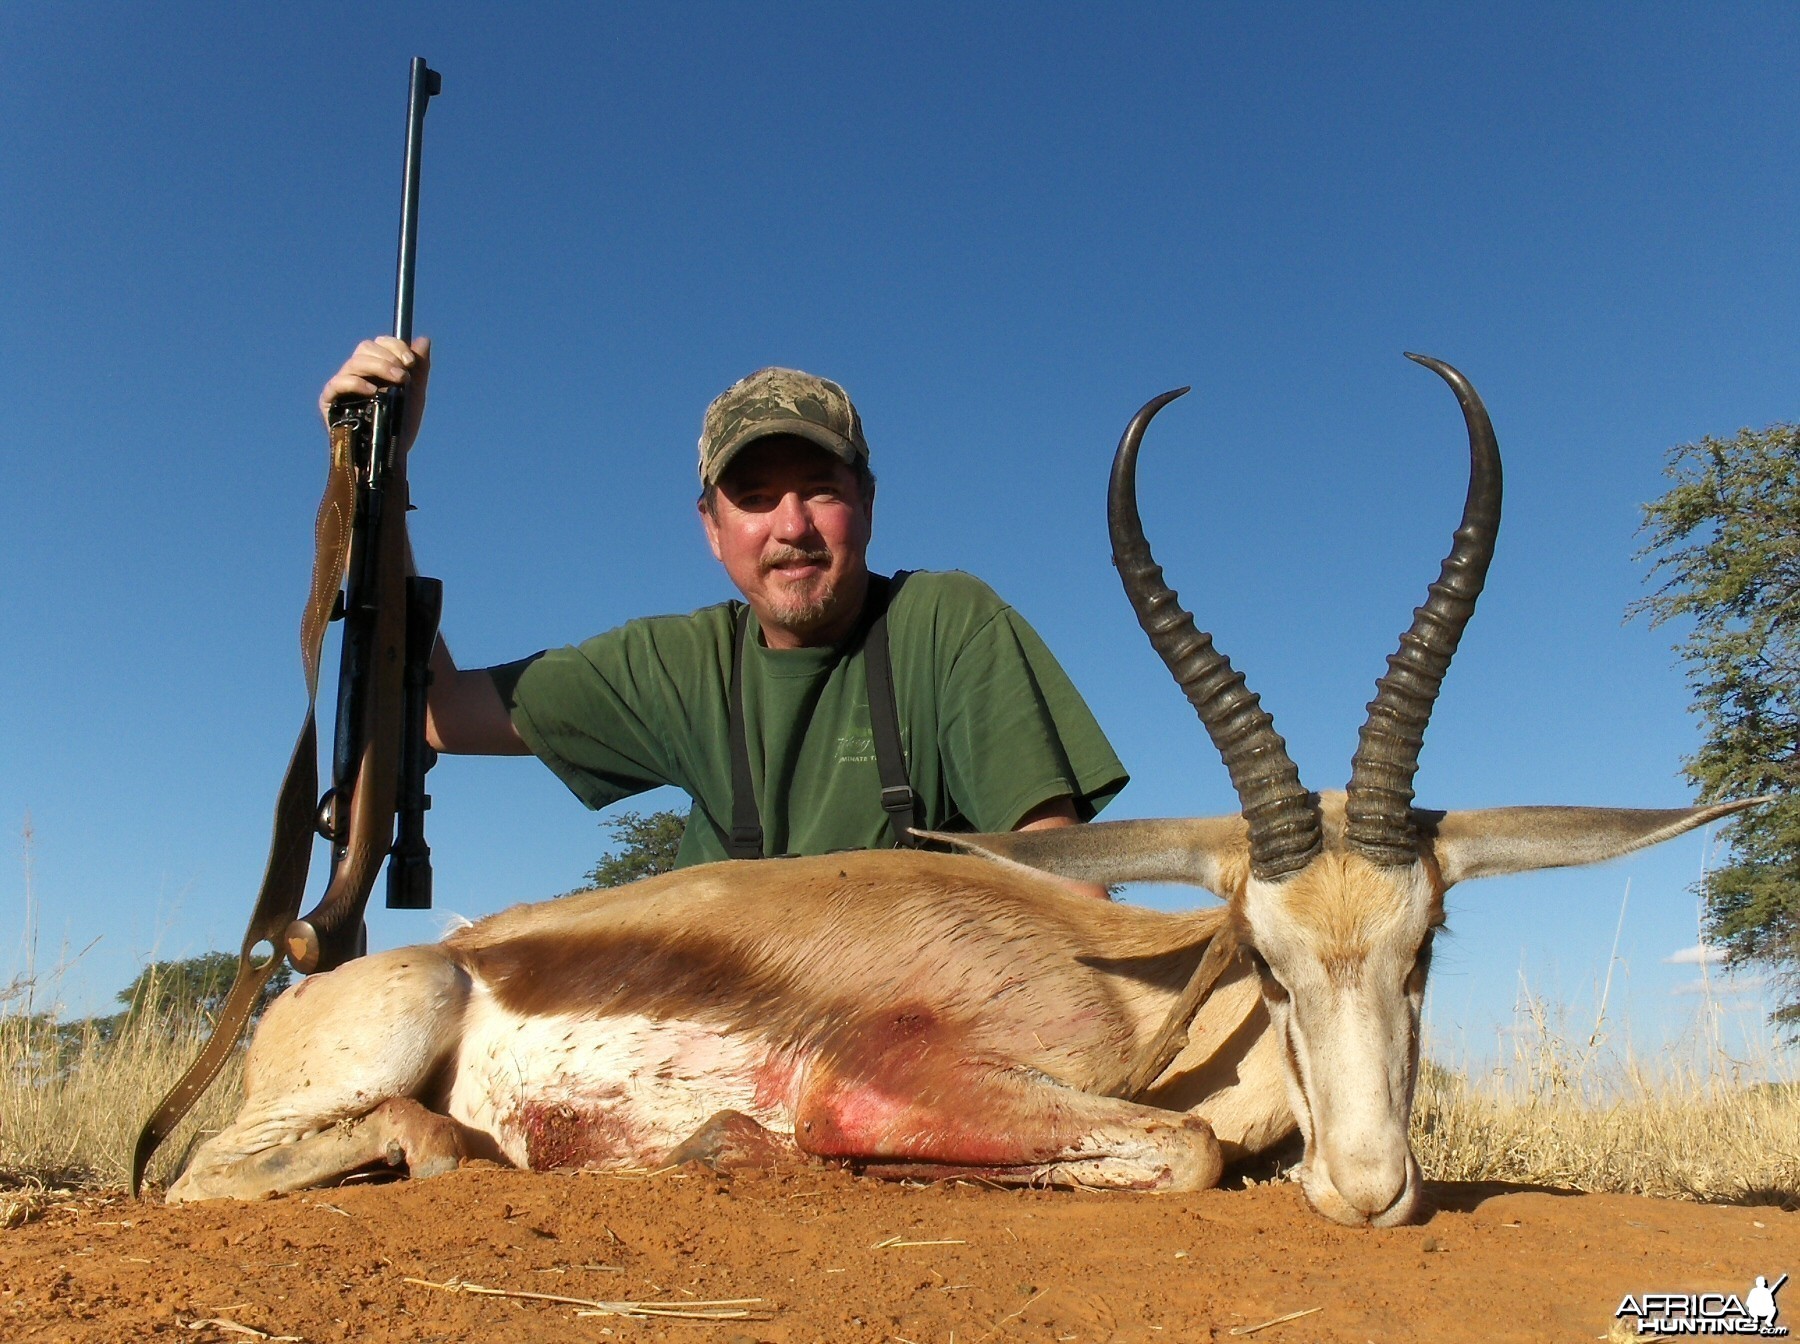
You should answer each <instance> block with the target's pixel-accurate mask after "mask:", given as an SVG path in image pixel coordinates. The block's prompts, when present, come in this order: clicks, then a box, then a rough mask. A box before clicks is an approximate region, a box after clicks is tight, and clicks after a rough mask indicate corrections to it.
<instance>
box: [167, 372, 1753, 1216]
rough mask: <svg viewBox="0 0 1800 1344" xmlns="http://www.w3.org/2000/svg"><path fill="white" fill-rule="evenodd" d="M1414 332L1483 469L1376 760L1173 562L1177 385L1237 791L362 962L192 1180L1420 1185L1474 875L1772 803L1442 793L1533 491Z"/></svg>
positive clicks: (1386, 713) (1210, 655)
mask: <svg viewBox="0 0 1800 1344" xmlns="http://www.w3.org/2000/svg"><path fill="white" fill-rule="evenodd" d="M1413 358H1415V359H1418V361H1419V362H1420V363H1422V364H1425V365H1426V366H1427V367H1429V368H1431V369H1433V370H1434V371H1436V372H1437V373H1438V374H1439V375H1440V376H1441V377H1443V378H1444V379H1445V380H1446V381H1447V382H1448V383H1449V384H1450V386H1451V387H1452V388H1453V389H1454V390H1455V392H1456V394H1457V397H1458V399H1459V400H1460V402H1461V404H1462V408H1463V413H1464V417H1465V420H1466V422H1467V425H1468V430H1469V442H1470V453H1471V459H1472V464H1473V465H1472V471H1471V480H1470V486H1469V493H1468V500H1467V503H1466V505H1465V508H1464V514H1463V522H1462V526H1461V527H1460V528H1459V529H1458V530H1457V533H1456V539H1455V542H1454V544H1453V547H1452V550H1451V553H1450V556H1449V558H1448V559H1447V560H1446V561H1445V563H1444V567H1443V573H1442V575H1441V576H1440V578H1439V580H1438V582H1437V583H1435V584H1433V585H1432V587H1431V591H1430V596H1429V597H1428V599H1427V601H1426V603H1425V605H1424V606H1423V607H1421V608H1420V609H1419V610H1418V612H1417V613H1416V616H1415V620H1414V623H1413V627H1412V629H1411V630H1410V631H1409V632H1408V633H1407V634H1406V635H1405V636H1404V637H1403V638H1402V640H1401V646H1400V652H1399V653H1398V654H1396V655H1395V656H1394V657H1393V658H1391V659H1390V660H1389V672H1388V674H1387V676H1385V677H1384V678H1382V680H1381V682H1380V683H1379V689H1378V693H1377V696H1376V699H1375V701H1374V703H1373V704H1371V705H1370V707H1369V717H1368V721H1367V722H1366V723H1365V725H1364V727H1363V730H1362V735H1361V741H1360V745H1359V747H1358V749H1357V752H1356V754H1355V757H1354V760H1353V763H1352V772H1351V779H1350V784H1349V788H1348V790H1347V792H1346V793H1344V794H1324V795H1313V794H1310V793H1308V792H1307V791H1306V790H1305V789H1304V788H1302V787H1301V784H1300V781H1299V774H1298V771H1297V770H1296V769H1295V767H1294V765H1293V763H1292V761H1291V760H1290V759H1289V757H1288V755H1287V749H1286V746H1285V744H1284V743H1283V741H1282V739H1281V737H1280V736H1279V735H1277V734H1276V733H1275V731H1274V727H1273V724H1272V722H1271V720H1270V718H1269V716H1268V715H1267V714H1265V713H1264V712H1263V711H1262V709H1261V707H1260V705H1259V703H1258V701H1257V699H1256V697H1255V696H1254V695H1253V694H1251V693H1250V692H1249V691H1248V690H1247V689H1246V687H1245V685H1244V681H1243V678H1242V677H1241V676H1240V675H1239V674H1238V673H1236V672H1235V671H1233V670H1232V668H1231V665H1230V663H1229V662H1228V661H1227V660H1226V659H1225V658H1224V657H1223V656H1222V655H1220V654H1219V653H1217V652H1216V651H1215V650H1214V648H1213V647H1212V642H1211V640H1210V638H1209V637H1208V636H1206V635H1204V634H1201V633H1199V632H1198V631H1196V630H1195V628H1194V624H1193V620H1192V618H1191V617H1190V616H1189V615H1188V614H1187V613H1186V612H1184V611H1183V610H1182V609H1181V608H1180V606H1179V603H1178V601H1177V599H1176V596H1175V594H1174V592H1173V591H1172V590H1171V589H1169V588H1168V587H1167V586H1166V585H1165V584H1164V583H1163V581H1162V576H1161V570H1160V568H1158V567H1157V565H1156V563H1155V561H1154V560H1153V559H1152V557H1151V554H1150V550H1149V546H1148V543H1147V542H1146V541H1145V539H1144V535H1143V528H1142V523H1141V521H1140V519H1139V517H1138V511H1137V506H1136V501H1135V475H1136V462H1137V454H1138V448H1139V445H1140V443H1141V441H1142V439H1143V435H1144V431H1145V429H1146V428H1147V427H1148V425H1149V423H1150V420H1151V419H1152V417H1154V415H1155V414H1156V412H1157V411H1158V410H1160V409H1161V408H1162V407H1163V406H1164V405H1166V404H1167V403H1168V402H1169V401H1170V400H1172V399H1173V398H1174V397H1175V396H1178V395H1180V393H1169V394H1166V395H1164V396H1162V397H1158V398H1157V399H1156V400H1154V401H1152V402H1150V403H1149V404H1148V405H1147V406H1145V407H1144V409H1143V410H1141V411H1140V412H1139V413H1138V415H1137V416H1136V417H1135V418H1134V419H1133V421H1132V422H1131V425H1130V427H1129V428H1128V429H1127V431H1126V433H1125V437H1124V439H1123V440H1122V441H1121V443H1120V445H1119V451H1118V455H1117V457H1116V458H1115V460H1114V464H1113V477H1112V486H1111V497H1110V502H1109V519H1110V524H1111V527H1112V533H1113V546H1114V559H1115V563H1116V564H1117V565H1118V567H1119V569H1120V572H1121V575H1122V576H1123V578H1124V581H1125V587H1126V591H1127V593H1128V594H1129V596H1130V598H1131V602H1132V605H1133V607H1134V608H1135V609H1136V611H1137V613H1138V617H1139V620H1140V622H1141V623H1142V624H1143V626H1144V628H1145V630H1146V631H1147V632H1148V634H1149V635H1150V638H1151V641H1152V643H1153V644H1154V645H1155V647H1156V648H1157V650H1158V652H1159V653H1160V654H1161V656H1162V657H1163V659H1164V661H1165V662H1166V663H1167V664H1168V665H1169V668H1170V670H1171V671H1172V672H1173V673H1174V674H1175V678H1176V680H1177V681H1178V682H1179V683H1180V685H1181V687H1182V689H1183V690H1184V692H1185V693H1186V694H1187V696H1188V698H1189V700H1190V701H1191V702H1192V703H1193V705H1194V707H1195V708H1196V709H1197V710H1198V711H1199V714H1200V718H1201V721H1202V723H1203V724H1204V725H1205V727H1206V729H1207V731H1208V733H1209V734H1210V735H1211V737H1212V739H1213V742H1214V744H1215V746H1217V748H1218V749H1219V751H1220V753H1221V754H1222V755H1223V757H1224V760H1225V764H1226V767H1227V769H1228V771H1229V772H1230V775H1231V779H1232V783H1233V785H1234V787H1235V788H1236V790H1237V793H1238V796H1239V799H1240V801H1241V802H1242V805H1243V811H1242V813H1241V814H1240V815H1232V816H1228V817H1217V818H1210V819H1197V820H1168V821H1124V822H1109V823H1097V824H1094V825H1089V826H1082V827H1070V828H1066V829H1063V830H1057V831H1041V832H1019V833H1013V834H1010V835H982V836H942V837H938V838H939V839H942V840H945V841H947V842H949V843H951V844H953V845H957V846H960V847H962V848H964V849H966V850H969V851H972V852H971V853H970V854H930V853H921V852H895V851H885V852H871V853H858V854H839V855H827V856H824V857H819V858H808V859H791V860H782V861H778V862H761V863H719V864H710V865H706V866H704V867H698V868H691V869H685V870H682V871H679V872H674V873H668V874H664V875H662V876H660V877H655V878H650V879H648V880H646V881H643V882H639V883H635V884H633V885H632V886H629V887H625V888H621V889H618V890H614V891H596V892H589V893H585V894H582V895H578V896H572V897H567V898H564V899H562V900H557V901H551V902H547V903H543V904H537V905H525V906H518V907H515V908H514V909H511V910H508V911H505V912H503V913H501V914H499V915H495V916H492V917H490V918H488V919H485V920H482V921H480V922H479V923H477V924H474V925H472V926H470V927H468V928H465V929H462V930H460V931H458V932H456V933H454V934H452V935H451V936H450V937H448V938H447V939H446V940H444V941H443V942H442V943H439V944H435V945H431V946H422V947H411V948H403V949H400V950H398V951H392V952H384V953H379V954H377V955H374V956H370V957H366V958H363V959H361V960H358V961H354V962H351V963H349V964H348V965H346V966H343V967H341V968H339V969H338V970H335V971H332V972H330V973H329V974H326V975H321V976H315V977H312V978H310V979H307V980H305V981H302V982H301V983H300V984H299V985H297V986H295V987H294V988H293V989H290V990H289V991H288V992H287V993H286V994H284V995H283V996H282V997H281V998H280V999H279V1000H277V1001H276V1003H275V1004H274V1005H273V1006H271V1007H270V1009H269V1011H268V1013H267V1014H266V1015H265V1017H264V1019H263V1022H262V1025H261V1027H260V1028H259V1029H258V1031H257V1033H256V1036H255V1039H254V1040H253V1041H252V1043H251V1047H250V1051H249V1055H248V1057H247V1059H246V1063H245V1073H244V1094H245V1095H244V1104H243V1108H242V1110H241V1111H240V1113H239V1115H238V1116H237V1118H236V1120H235V1121H234V1122H233V1123H232V1124H231V1125H230V1126H229V1127H228V1128H226V1129H225V1130H223V1131H222V1132H220V1133H219V1134H218V1135H216V1136H215V1137H213V1138H212V1139H210V1140H208V1141H207V1142H206V1143H204V1144H203V1145H202V1146H201V1147H200V1148H199V1149H198V1150H197V1151H196V1153H195V1154H194V1157H193V1160H192V1162H191V1163H190V1165H189V1166H188V1168H187V1170H186V1172H185V1173H184V1174H183V1175H182V1176H181V1178H180V1179H179V1180H177V1181H176V1182H175V1184H174V1185H173V1186H172V1187H171V1189H170V1191H169V1196H168V1197H169V1199H170V1200H171V1201H181V1200H190V1199H208V1198H217V1197H227V1196H235V1197H238V1198H250V1197H255V1196H257V1195H260V1194H263V1193H265V1192H268V1191H271V1190H292V1189H297V1188H302V1187H304V1186H308V1185H315V1184H321V1183H324V1182H328V1181H331V1180H334V1179H337V1178H339V1177H341V1176H343V1175H345V1174H347V1173H349V1172H351V1171H354V1170H357V1169H358V1168H361V1167H365V1166H368V1165H371V1164H376V1163H380V1162H386V1163H388V1164H389V1165H393V1166H401V1165H404V1166H405V1167H406V1168H407V1169H408V1170H409V1172H410V1173H411V1174H412V1175H414V1176H423V1175H432V1174H436V1173H439V1172H442V1171H447V1170H449V1169H451V1168H453V1167H454V1166H456V1165H457V1164H458V1162H459V1161H461V1160H462V1159H464V1158H468V1157H486V1158H490V1159H496V1160H504V1161H508V1162H511V1163H514V1164H516V1165H519V1166H525V1167H531V1168H537V1169H542V1168H551V1167H569V1166H620V1167H626V1166H633V1167H641V1166H654V1165H661V1164H664V1163H668V1162H679V1161H683V1160H687V1159H689V1158H701V1159H704V1160H709V1161H714V1162H719V1163H730V1162H734V1161H736V1162H764V1161H767V1160H770V1158H771V1157H772V1156H774V1155H776V1154H779V1153H781V1152H789V1153H792V1152H794V1151H796V1150H797V1151H798V1152H800V1153H805V1154H809V1155H812V1156H816V1157H821V1158H827V1159H836V1160H841V1161H844V1162H847V1163H849V1164H850V1165H852V1166H853V1167H855V1168H856V1169H858V1170H862V1171H866V1172H869V1173H872V1174H876V1175H884V1176H896V1177H933V1176H947V1175H956V1174H980V1175H983V1176H985V1177H987V1178H989V1179H996V1180H1001V1181H1014V1182H1035V1183H1050V1184H1071V1185H1088V1186H1104V1187H1113V1188H1135V1189H1162V1190H1192V1189H1202V1188H1206V1187H1208V1186H1211V1185H1213V1184H1215V1183H1216V1182H1217V1180H1218V1178H1219V1175H1220V1172H1221V1169H1222V1166H1223V1164H1224V1163H1226V1162H1231V1161H1235V1160H1238V1159H1240V1158H1242V1157H1245V1156H1249V1155H1253V1154H1256V1153H1259V1152H1263V1151H1265V1150H1267V1149H1268V1148H1270V1147H1272V1146H1273V1145H1275V1144H1277V1143H1279V1142H1281V1141H1282V1140H1284V1139H1285V1138H1287V1137H1288V1136H1289V1135H1291V1134H1292V1133H1293V1131H1294V1129H1295V1127H1296V1125H1298V1127H1299V1129H1300V1131H1301V1133H1302V1135H1303V1137H1304V1140H1305V1156H1304V1159H1303V1161H1302V1165H1301V1167H1300V1169H1299V1171H1300V1178H1301V1182H1302V1186H1303V1188H1304V1190H1305V1193H1306V1196H1307V1198H1308V1199H1309V1200H1310V1201H1311V1202H1312V1204H1313V1206H1314V1207H1315V1208H1317V1209H1318V1210H1319V1211H1320V1212H1321V1213H1324V1214H1325V1215H1326V1216H1328V1217H1331V1218H1334V1219H1336V1220H1338V1221H1339V1222H1343V1223H1351V1224H1366V1223H1374V1224H1378V1225H1390V1224H1394V1223H1399V1222H1404V1221H1407V1220H1408V1219H1411V1218H1413V1217H1415V1216H1416V1215H1417V1214H1418V1213H1419V1212H1420V1210H1421V1208H1422V1200H1421V1187H1420V1176H1419V1169H1418V1164H1417V1162H1416V1161H1414V1159H1413V1157H1412V1154H1411V1151H1410V1148H1409V1146H1408V1142H1407V1120H1408V1116H1409V1113H1410V1110H1411V1106H1412V1098H1413V1087H1414V1082H1415V1079H1416V1076H1417V1069H1418V1051H1419V1041H1418V1035H1419V1031H1418V1028H1419V1009H1420V1002H1421V998H1422V995H1423V991H1424V985H1425V975H1426V970H1427V967H1428V966H1429V963H1430V952H1431V939H1432V935H1433V932H1434V931H1435V930H1436V929H1437V928H1439V927H1440V926H1441V925H1442V924H1443V920H1444V907H1443V897H1444V892H1445V891H1446V890H1447V889H1448V888H1449V887H1450V886H1451V885H1453V884H1454V883H1456V882H1459V881H1461V880H1463V879H1465V878H1473V877H1485V876H1492V875H1496V874H1502V873H1514V872H1521V871H1526V870H1530V869H1536V868H1547V867H1555V866H1559V865H1568V864H1579V863H1593V862H1597V861H1600V860H1603V859H1608V858H1612V857H1615V856H1618V855H1621V854H1625V853H1628V852H1630V851H1632V850H1635V849H1639V848H1642V847H1643V846H1646V845H1650V844H1655V843H1657V842H1658V841H1661V840H1665V839H1668V838H1670V837H1672V836H1675V835H1679V834H1681V833H1682V832H1684V831H1687V830H1691V829H1692V828H1694V827H1696V826H1699V825H1702V824H1704V823H1706V822H1708V821H1711V820H1713V819H1715V818H1717V817H1721V816H1724V815H1726V814H1728V813H1730V812H1733V811H1736V810H1737V809H1738V808H1740V807H1744V806H1748V805H1749V804H1748V803H1731V804H1721V805H1716V806H1711V807H1701V808H1687V809H1677V810H1670V811H1649V810H1620V809H1594V808H1541V807H1540V808H1507V809H1497V810H1490V811H1483V812H1449V813H1444V812H1425V811H1421V810H1419V809H1416V808H1414V807H1413V806H1412V778H1413V775H1414V773H1415V771H1416V769H1417V764H1418V753H1419V747H1420V743H1421V740H1422V737H1423V734H1424V730H1425V725H1426V720H1427V719H1428V717H1429V715H1430V711H1431V704H1432V701H1433V699H1434V697H1435V696H1436V694H1437V691H1438V687H1439V684H1440V682H1441V680H1442V678H1443V675H1444V672H1445V670H1446V668H1447V667H1448V665H1449V662H1450V658H1451V655H1452V654H1453V653H1454V652H1455V648H1456V644H1457V641H1458V639H1459V637H1460V635H1461V632H1462V629H1463V626H1464V624H1465V623H1466V622H1467V620H1468V618H1469V615H1470V613H1471V612H1472V610H1473V607H1474V602H1475V599H1476V597H1477V595H1478V594H1479V592H1480V590H1481V586H1482V582H1483V579H1484V576H1485V573H1486V569H1487V565H1488V560H1489V558H1490V556H1491V554H1492V550H1493V541H1494V534H1495V531H1496V528H1497V525H1498V520H1499V508H1500V463H1499V454H1498V449H1497V447H1496V445H1495V442H1494V436H1493V430H1492V428H1491V426H1490V425H1489V422H1488V418H1487V414H1486V412H1485V411H1484V410H1483V409H1482V406H1481V403H1480V400H1479V399H1478V398H1477V397H1476V395H1475V392H1474V390H1473V389H1472V388H1471V387H1470V386H1469V384H1468V383H1467V381H1466V380H1465V379H1464V378H1463V377H1462V376H1461V375H1460V374H1459V373H1457V372H1456V371H1455V370H1454V369H1452V368H1450V367H1449V366H1448V365H1446V364H1443V363H1441V362H1440V361H1437V360H1432V359H1427V358H1424V357H1421V356H1413ZM1184 390H1185V389H1184ZM1046 874H1056V875H1060V876H1064V877H1075V878H1081V879H1084V880H1088V881H1099V882H1118V881H1133V880H1151V881H1180V882H1190V883H1195V884H1197V885H1200V886H1202V887H1205V888H1207V889H1209V890H1211V891H1212V892H1214V893H1216V894H1217V895H1219V896H1221V897H1223V898H1224V900H1225V905H1224V906H1222V907H1210V908H1206V909H1201V910H1197V911H1191V912H1187V913H1182V914H1169V913H1162V912H1157V911H1151V910H1147V909H1142V908H1136V907H1131V906H1125V905H1109V904H1106V903H1102V902H1098V901H1093V900H1090V899H1087V898H1084V897H1080V896H1075V895H1072V894H1070V893H1069V892H1068V891H1067V890H1066V889H1065V888H1063V887H1062V886H1061V885H1060V884H1059V883H1057V882H1056V881H1054V880H1053V879H1052V878H1050V877H1047V876H1046Z"/></svg>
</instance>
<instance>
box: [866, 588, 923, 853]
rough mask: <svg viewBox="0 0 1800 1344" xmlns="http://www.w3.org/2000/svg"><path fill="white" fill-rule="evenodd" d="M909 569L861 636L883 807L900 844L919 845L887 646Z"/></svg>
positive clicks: (897, 845) (915, 804) (915, 802)
mask: <svg viewBox="0 0 1800 1344" xmlns="http://www.w3.org/2000/svg"><path fill="white" fill-rule="evenodd" d="M908 572H909V571H907V570H904V569H902V570H898V571H896V572H895V574H894V577H893V578H892V579H889V580H887V582H886V584H885V587H886V589H887V591H886V592H885V593H884V594H882V595H881V597H880V598H879V599H878V604H877V607H876V612H875V619H874V620H873V621H871V622H870V624H869V633H868V635H867V636H866V637H865V638H864V639H863V668H864V670H865V671H866V672H867V673H868V678H869V733H870V735H871V736H872V737H873V738H874V739H875V765H876V768H877V769H878V770H879V771H880V772H881V810H882V811H884V812H886V813H887V818H888V827H889V829H890V830H892V831H893V833H894V847H895V848H896V849H916V848H918V846H919V844H920V841H919V839H918V837H917V836H915V835H913V834H912V832H911V829H910V828H911V827H914V826H917V825H918V824H919V799H918V795H917V794H916V793H914V792H913V787H912V780H911V778H910V777H909V776H908V775H907V773H906V748H905V747H904V746H903V745H902V744H901V741H900V707H899V703H898V702H897V701H896V700H895V698H894V660H893V657H892V656H891V654H890V653H889V650H888V621H887V618H888V612H889V610H891V609H892V606H893V602H894V599H895V598H896V597H898V596H899V595H900V585H901V584H903V583H905V582H906V579H907V574H908Z"/></svg>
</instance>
